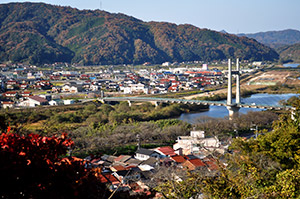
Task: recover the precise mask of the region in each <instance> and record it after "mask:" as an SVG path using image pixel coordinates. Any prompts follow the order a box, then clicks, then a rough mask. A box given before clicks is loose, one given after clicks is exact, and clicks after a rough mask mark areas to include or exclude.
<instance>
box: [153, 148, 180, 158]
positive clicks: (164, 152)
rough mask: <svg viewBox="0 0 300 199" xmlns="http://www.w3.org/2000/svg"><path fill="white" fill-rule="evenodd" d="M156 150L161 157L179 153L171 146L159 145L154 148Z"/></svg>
mask: <svg viewBox="0 0 300 199" xmlns="http://www.w3.org/2000/svg"><path fill="white" fill-rule="evenodd" d="M154 151H155V152H157V153H158V154H159V155H160V157H170V156H174V155H177V154H176V153H175V150H174V149H172V148H171V147H169V146H164V147H158V148H156V149H154Z"/></svg>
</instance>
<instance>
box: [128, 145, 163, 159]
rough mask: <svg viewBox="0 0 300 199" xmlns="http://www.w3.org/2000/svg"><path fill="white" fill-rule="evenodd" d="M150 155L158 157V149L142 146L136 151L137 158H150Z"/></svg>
mask: <svg viewBox="0 0 300 199" xmlns="http://www.w3.org/2000/svg"><path fill="white" fill-rule="evenodd" d="M150 157H154V158H158V157H159V154H158V153H157V152H156V151H153V150H149V149H144V148H140V149H138V150H137V151H136V152H135V156H134V158H135V159H138V160H148V159H149V158H150Z"/></svg>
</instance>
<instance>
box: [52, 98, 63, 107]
mask: <svg viewBox="0 0 300 199" xmlns="http://www.w3.org/2000/svg"><path fill="white" fill-rule="evenodd" d="M49 105H51V106H58V105H64V101H63V100H61V99H53V100H51V101H49Z"/></svg>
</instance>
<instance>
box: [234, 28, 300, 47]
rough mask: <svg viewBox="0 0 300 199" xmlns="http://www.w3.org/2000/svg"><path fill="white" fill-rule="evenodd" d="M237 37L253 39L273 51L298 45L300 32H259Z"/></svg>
mask: <svg viewBox="0 0 300 199" xmlns="http://www.w3.org/2000/svg"><path fill="white" fill-rule="evenodd" d="M238 36H246V37H249V38H253V39H255V40H257V41H258V42H260V43H263V44H265V45H268V46H270V47H272V48H275V49H277V48H279V47H282V46H285V45H291V44H296V43H300V31H298V30H292V29H288V30H281V31H268V32H259V33H254V34H239V35H238Z"/></svg>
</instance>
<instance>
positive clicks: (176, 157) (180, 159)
mask: <svg viewBox="0 0 300 199" xmlns="http://www.w3.org/2000/svg"><path fill="white" fill-rule="evenodd" d="M170 159H171V160H173V161H174V162H175V163H177V164H181V163H184V162H185V161H186V159H184V157H183V156H181V155H174V156H171V157H170Z"/></svg>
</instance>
